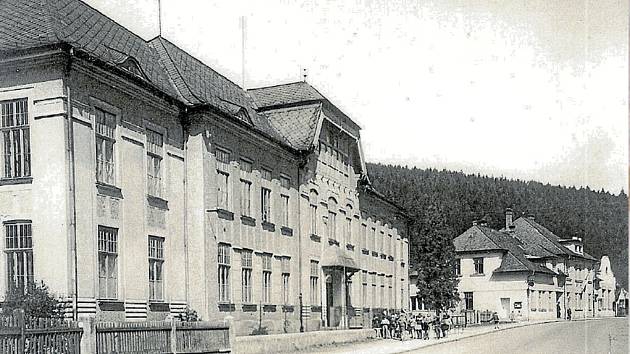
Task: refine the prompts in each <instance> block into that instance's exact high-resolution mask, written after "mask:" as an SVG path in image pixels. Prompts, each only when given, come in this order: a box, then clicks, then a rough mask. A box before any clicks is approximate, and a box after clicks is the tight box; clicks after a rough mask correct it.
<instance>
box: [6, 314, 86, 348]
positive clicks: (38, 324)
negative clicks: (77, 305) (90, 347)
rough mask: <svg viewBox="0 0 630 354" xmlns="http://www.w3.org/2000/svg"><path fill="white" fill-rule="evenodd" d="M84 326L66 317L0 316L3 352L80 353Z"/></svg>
mask: <svg viewBox="0 0 630 354" xmlns="http://www.w3.org/2000/svg"><path fill="white" fill-rule="evenodd" d="M82 333H83V329H81V328H79V327H78V325H77V323H75V322H70V321H66V320H63V319H52V318H25V317H24V312H23V311H21V310H17V311H15V312H14V313H13V314H12V315H0V353H3V354H39V353H55V354H79V353H80V352H81V349H80V347H81V335H82Z"/></svg>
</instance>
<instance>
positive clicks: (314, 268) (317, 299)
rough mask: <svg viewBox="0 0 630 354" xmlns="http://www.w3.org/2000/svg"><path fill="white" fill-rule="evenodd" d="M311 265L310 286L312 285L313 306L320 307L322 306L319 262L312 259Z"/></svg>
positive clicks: (311, 298) (311, 299)
mask: <svg viewBox="0 0 630 354" xmlns="http://www.w3.org/2000/svg"><path fill="white" fill-rule="evenodd" d="M309 264H310V275H309V284H310V302H311V306H320V305H321V285H320V282H319V278H320V271H319V270H320V268H319V261H318V260H315V259H311V260H310V263H309Z"/></svg>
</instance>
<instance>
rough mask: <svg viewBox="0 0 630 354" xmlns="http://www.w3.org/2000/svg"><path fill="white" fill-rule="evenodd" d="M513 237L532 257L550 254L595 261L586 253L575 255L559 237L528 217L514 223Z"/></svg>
mask: <svg viewBox="0 0 630 354" xmlns="http://www.w3.org/2000/svg"><path fill="white" fill-rule="evenodd" d="M514 226H515V227H514V230H513V233H514V237H515V238H517V239H518V240H519V241H521V243H523V244H524V245H526V247H528V250H532V251H533V253H534V254H533V255H538V254H541V255H542V254H545V253H546V254H550V255H560V256H573V257H580V258H586V259H590V260H596V259H595V258H593V257H592V256H591V255H589V254H588V253H586V252H584V254H583V255H581V254H578V253H575V252H573V251H571V250H570V249H568V248H567V247H565V246H564V245H563V244H562V243H561V242H560V237H558V236H557V235H556V234H554V233H553V232H551V231H550V230H549V229H547V228H546V227H544V226H542V225H540V224H539V223H537V222H536V221H535V220H534V219H532V218H529V217H520V218H518V219H516V220H515V221H514Z"/></svg>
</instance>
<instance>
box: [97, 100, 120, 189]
mask: <svg viewBox="0 0 630 354" xmlns="http://www.w3.org/2000/svg"><path fill="white" fill-rule="evenodd" d="M92 110H93V113H94V144H95V146H94V154H95V155H94V156H95V158H94V161H95V170H94V173H95V179H96V183H100V184H104V185H109V186H117V185H118V183H117V182H118V180H117V179H118V175H119V174H118V163H117V161H118V148H119V147H118V146H117V145H116V143H117V142H118V140H119V139H118V138H119V134H120V129H118V126H119V125H120V124H119V123H120V110H118V109H116V108H114V107H113V106H110V105H108V104H104V103H99V104H95V105H93V106H92ZM98 112H102V113H103V117H106V116H107V115H109V116H111V117H113V121H114V124H113V127H108V128H110V129H112V134H111V136H108V135H106V134H105V133H102V132H99V123H98ZM104 119H105V120H106V118H104ZM101 126H105V127H106V128H107V124H106V122H105V123H103V124H101ZM99 139H100V140H102V141H101V142H100V143H99ZM107 143H110V144H111V161H107V156H106V150H107V149H106V148H105V147H106V146H107ZM99 146H100V149H101V151H102V153H101V155H102V156H105V157H104V158H103V159H102V160H101V162H102V163H103V164H104V165H105V164H109V165H110V166H111V176H106V177H102V179H101V178H99V154H98V151H99ZM102 168H103V169H106V168H105V167H102ZM106 172H107V171H106V170H104V171H102V172H101V174H102V175H104V174H106Z"/></svg>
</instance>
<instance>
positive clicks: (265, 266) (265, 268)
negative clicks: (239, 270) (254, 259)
mask: <svg viewBox="0 0 630 354" xmlns="http://www.w3.org/2000/svg"><path fill="white" fill-rule="evenodd" d="M260 259H261V264H262V267H261V268H262V269H261V273H262V282H261V285H262V294H261V295H262V296H261V302H262V303H263V304H270V303H271V300H272V296H273V292H272V276H273V266H272V255H271V254H268V253H263V254H261V255H260Z"/></svg>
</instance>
